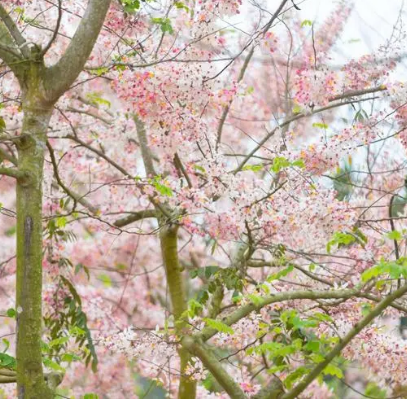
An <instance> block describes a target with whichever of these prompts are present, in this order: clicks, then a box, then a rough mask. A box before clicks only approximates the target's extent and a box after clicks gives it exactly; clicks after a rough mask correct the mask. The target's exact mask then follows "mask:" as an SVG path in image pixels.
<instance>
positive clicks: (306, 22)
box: [301, 19, 312, 28]
mask: <svg viewBox="0 0 407 399" xmlns="http://www.w3.org/2000/svg"><path fill="white" fill-rule="evenodd" d="M304 26H312V21H310V20H309V19H304V21H302V22H301V28H303V27H304Z"/></svg>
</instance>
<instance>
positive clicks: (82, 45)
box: [45, 0, 110, 100]
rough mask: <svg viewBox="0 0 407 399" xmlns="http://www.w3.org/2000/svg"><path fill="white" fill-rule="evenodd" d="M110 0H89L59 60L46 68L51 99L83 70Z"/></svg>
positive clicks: (63, 90)
mask: <svg viewBox="0 0 407 399" xmlns="http://www.w3.org/2000/svg"><path fill="white" fill-rule="evenodd" d="M109 5H110V0H89V3H88V6H87V8H86V11H85V14H84V16H83V17H82V20H81V22H80V24H79V27H78V29H77V30H76V32H75V35H74V37H73V38H72V40H71V43H70V44H69V46H68V48H67V49H66V51H65V53H64V55H63V56H62V57H61V58H60V60H59V61H58V62H57V63H56V64H55V65H54V66H52V67H51V68H49V70H48V79H46V82H45V84H46V91H47V93H48V95H49V96H50V97H51V98H52V99H54V100H55V99H57V98H59V97H60V96H61V95H62V94H63V93H65V92H66V91H67V90H68V89H69V87H70V86H71V84H72V83H73V82H74V81H75V79H76V78H77V77H78V75H79V74H80V72H81V71H82V70H83V68H84V66H85V63H86V61H87V60H88V58H89V55H90V54H91V52H92V50H93V47H94V44H95V42H96V40H97V38H98V36H99V33H100V30H101V29H102V25H103V22H104V20H105V18H106V14H107V11H108V9H109Z"/></svg>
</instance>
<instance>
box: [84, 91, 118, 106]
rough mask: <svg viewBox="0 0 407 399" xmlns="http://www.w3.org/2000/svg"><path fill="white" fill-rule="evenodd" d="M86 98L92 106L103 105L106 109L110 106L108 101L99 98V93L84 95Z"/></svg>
mask: <svg viewBox="0 0 407 399" xmlns="http://www.w3.org/2000/svg"><path fill="white" fill-rule="evenodd" d="M86 98H87V100H88V101H89V102H90V103H92V104H94V105H103V106H106V107H107V108H110V107H111V105H112V104H111V102H110V101H108V100H105V99H104V98H102V97H100V93H97V92H94V93H88V94H86Z"/></svg>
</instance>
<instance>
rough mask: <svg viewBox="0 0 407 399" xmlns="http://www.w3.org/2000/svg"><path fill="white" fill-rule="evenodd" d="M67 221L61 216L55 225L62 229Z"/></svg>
mask: <svg viewBox="0 0 407 399" xmlns="http://www.w3.org/2000/svg"><path fill="white" fill-rule="evenodd" d="M67 221H68V220H67V219H66V217H65V216H61V217H59V218H57V220H56V222H55V224H56V226H57V227H60V228H64V227H65V226H66V223H67Z"/></svg>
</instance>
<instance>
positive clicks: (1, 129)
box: [0, 116, 6, 132]
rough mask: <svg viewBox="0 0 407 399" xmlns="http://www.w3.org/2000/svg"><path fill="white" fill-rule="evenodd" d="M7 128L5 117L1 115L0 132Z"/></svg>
mask: <svg viewBox="0 0 407 399" xmlns="http://www.w3.org/2000/svg"><path fill="white" fill-rule="evenodd" d="M5 128H6V122H5V121H4V118H3V117H2V116H0V132H2V131H3V130H4V129H5Z"/></svg>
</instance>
